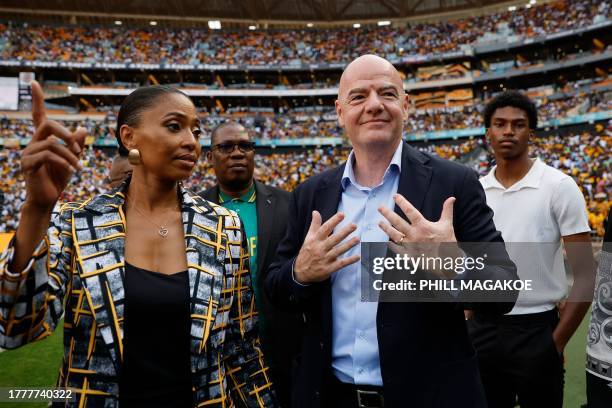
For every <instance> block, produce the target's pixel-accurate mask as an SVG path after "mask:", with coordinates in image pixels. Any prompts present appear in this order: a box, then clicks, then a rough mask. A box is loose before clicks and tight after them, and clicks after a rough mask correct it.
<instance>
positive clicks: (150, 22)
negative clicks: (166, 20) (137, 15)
mask: <svg viewBox="0 0 612 408" xmlns="http://www.w3.org/2000/svg"><path fill="white" fill-rule="evenodd" d="M149 24H151V25H152V26H156V25H157V21H149Z"/></svg>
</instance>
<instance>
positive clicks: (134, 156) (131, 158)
mask: <svg viewBox="0 0 612 408" xmlns="http://www.w3.org/2000/svg"><path fill="white" fill-rule="evenodd" d="M128 162H130V164H131V165H132V166H138V165H139V164H141V163H142V160H141V159H140V150H138V149H130V151H129V153H128Z"/></svg>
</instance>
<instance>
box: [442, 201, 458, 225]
mask: <svg viewBox="0 0 612 408" xmlns="http://www.w3.org/2000/svg"><path fill="white" fill-rule="evenodd" d="M454 205H455V197H449V198H447V199H446V201H444V204H442V214H441V215H440V221H448V222H450V223H451V224H452V223H453V212H454Z"/></svg>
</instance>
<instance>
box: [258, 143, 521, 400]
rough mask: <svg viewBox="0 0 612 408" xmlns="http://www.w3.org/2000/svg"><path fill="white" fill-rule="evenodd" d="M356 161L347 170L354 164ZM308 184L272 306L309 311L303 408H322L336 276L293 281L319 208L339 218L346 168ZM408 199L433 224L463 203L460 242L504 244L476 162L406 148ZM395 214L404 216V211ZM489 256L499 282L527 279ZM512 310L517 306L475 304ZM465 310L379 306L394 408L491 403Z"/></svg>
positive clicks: (286, 243)
mask: <svg viewBox="0 0 612 408" xmlns="http://www.w3.org/2000/svg"><path fill="white" fill-rule="evenodd" d="M345 165H346V164H345ZM345 165H342V166H340V167H338V168H335V169H332V170H329V171H327V172H324V173H322V174H320V175H317V176H315V177H312V178H311V179H309V180H307V181H306V182H304V183H303V184H302V185H300V186H299V187H298V188H297V189H296V190H295V191H294V192H293V193H292V198H291V202H290V209H289V211H290V217H289V224H288V228H287V235H285V238H284V239H283V241H282V242H281V244H280V246H279V249H278V253H277V256H276V260H275V262H274V264H273V265H272V266H271V268H270V270H269V271H268V276H267V278H266V282H265V284H266V285H265V288H266V290H267V291H268V295H269V296H270V298H271V300H272V301H273V302H274V303H275V304H278V305H284V306H285V307H291V308H294V309H296V310H299V311H301V312H302V313H303V319H304V329H303V330H304V334H303V339H302V349H301V354H300V355H299V356H298V358H297V359H296V362H295V367H294V394H293V406H294V407H305V408H306V407H308V408H312V407H319V406H321V401H322V400H325V395H324V393H325V384H326V382H328V381H330V378H331V375H333V374H332V373H331V347H332V336H331V334H332V327H331V325H332V320H331V313H332V310H331V284H330V280H329V279H328V280H327V281H324V282H321V283H318V284H313V285H309V286H300V285H299V284H297V283H296V282H295V281H294V280H293V276H292V268H293V262H294V260H295V257H296V256H297V254H298V252H299V249H300V247H301V245H302V243H303V241H304V238H305V236H306V233H307V231H308V228H309V226H310V222H311V219H312V215H311V214H312V211H313V210H317V211H319V212H320V213H321V215H322V218H323V221H325V220H327V219H329V218H330V217H331V216H332V215H333V214H335V213H336V211H337V208H338V204H339V202H340V198H341V194H342V190H341V184H340V180H341V177H342V173H343V171H344V166H345ZM398 193H399V194H402V195H403V196H404V197H406V198H407V199H408V200H409V201H410V202H411V203H412V204H413V205H414V206H415V207H416V208H417V209H418V210H419V211H420V212H421V213H422V214H423V215H424V216H425V217H426V218H427V219H429V220H436V221H437V220H438V219H439V217H440V214H441V212H442V204H443V202H444V201H445V200H446V199H447V198H448V197H451V196H454V197H456V202H455V205H454V219H453V225H454V229H455V235H456V237H457V240H458V241H460V242H461V241H464V242H495V241H497V242H503V240H502V238H501V234H500V233H499V232H498V231H497V230H496V229H495V225H494V224H493V212H492V211H491V209H490V208H489V207H488V206H487V205H486V202H485V194H484V191H483V189H482V187H481V185H480V183H479V181H478V179H477V177H476V174H475V173H474V172H473V171H472V170H471V169H469V168H467V167H466V166H463V165H461V164H457V163H453V162H450V161H447V160H442V159H440V158H439V157H437V156H433V155H428V154H423V153H420V152H418V151H417V150H415V149H414V148H412V147H410V146H408V145H407V144H404V146H403V151H402V171H401V174H400V180H399V186H398ZM395 212H396V213H398V214H399V215H400V216H402V217H404V218H405V216H404V214H403V213H402V212H401V210H399V209H398V208H397V207H396V208H395ZM500 252H503V253H502V254H498V256H497V257H493V258H497V259H491V257H490V258H489V259H488V261H487V262H488V265H487V268H486V274H487V275H488V277H489V278H497V279H517V275H516V267H515V266H514V264H513V263H512V261H510V259H509V258H508V255H507V253H506V252H505V250H503V249H502V250H501V251H500ZM472 306H473V307H474V308H477V309H479V310H480V311H481V312H483V311H484V312H487V313H496V314H503V313H507V312H509V311H510V310H511V309H512V306H513V302H507V303H482V304H474V305H472ZM463 307H464V305H461V304H457V303H383V302H381V303H379V305H378V312H377V317H376V325H377V333H378V346H379V354H380V355H379V357H380V365H381V373H382V378H383V390H384V391H383V392H384V398H385V407H386V408H390V407H393V408H395V407H397V408H404V407H406V406H411V407H416V408H429V407H436V408H439V407H448V408H451V407H452V408H462V407H466V408H467V407H469V408H479V407H486V401H485V397H484V392H483V388H482V384H481V381H480V377H479V372H478V365H477V361H476V358H475V353H474V349H473V347H472V345H471V342H470V339H469V338H468V334H467V331H466V325H465V320H464V315H463Z"/></svg>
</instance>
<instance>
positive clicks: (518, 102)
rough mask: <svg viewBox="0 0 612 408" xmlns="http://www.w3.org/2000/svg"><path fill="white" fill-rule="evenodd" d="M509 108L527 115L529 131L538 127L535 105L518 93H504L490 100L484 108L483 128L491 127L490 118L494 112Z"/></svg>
mask: <svg viewBox="0 0 612 408" xmlns="http://www.w3.org/2000/svg"><path fill="white" fill-rule="evenodd" d="M507 106H511V107H513V108H517V109H520V110H522V111H523V112H525V113H526V114H527V119H528V120H529V129H535V128H536V127H537V126H538V111H537V110H536V106H535V104H534V103H533V102H532V101H531V99H529V98H528V97H527V96H526V95H525V94H523V93H522V92H519V91H505V92H502V93H501V94H499V95H497V96H496V97H495V98H493V99H491V100H490V101H489V103H487V105H486V106H485V108H484V125H485V128H487V129H488V128H490V127H491V118H492V117H493V114H494V113H495V111H496V110H498V109H501V108H505V107H507Z"/></svg>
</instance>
